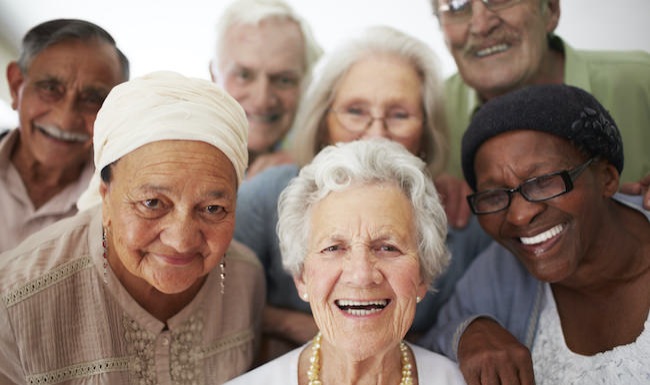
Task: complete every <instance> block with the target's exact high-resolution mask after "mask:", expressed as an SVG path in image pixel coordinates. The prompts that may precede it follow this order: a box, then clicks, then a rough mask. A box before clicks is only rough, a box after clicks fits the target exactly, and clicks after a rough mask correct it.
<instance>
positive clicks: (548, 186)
mask: <svg viewBox="0 0 650 385" xmlns="http://www.w3.org/2000/svg"><path fill="white" fill-rule="evenodd" d="M595 159H596V158H591V159H589V160H588V161H586V162H585V163H583V164H581V165H579V166H577V167H576V168H573V169H570V170H562V171H556V172H552V173H550V174H545V175H540V176H538V177H535V178H531V179H528V180H527V181H525V182H523V183H522V184H520V185H519V186H517V187H515V188H512V189H506V188H502V189H493V190H485V191H480V192H477V193H474V194H471V195H468V196H467V202H468V203H469V207H470V209H472V212H473V213H474V214H476V215H483V214H492V213H496V212H498V211H502V210H505V209H507V208H508V207H510V202H512V194H514V193H516V192H518V193H519V194H521V196H522V197H524V199H526V200H527V201H528V202H543V201H546V200H549V199H553V198H555V197H558V196H560V195H563V194H566V193H568V192H569V191H571V190H573V181H575V180H576V178H577V177H578V176H579V175H580V174H581V173H582V172H583V171H584V170H585V169H586V168H587V167H588V166H589V165H590V164H591V162H593V161H594V160H595Z"/></svg>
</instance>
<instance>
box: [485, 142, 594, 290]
mask: <svg viewBox="0 0 650 385" xmlns="http://www.w3.org/2000/svg"><path fill="white" fill-rule="evenodd" d="M585 160H586V158H585V157H584V155H581V154H580V153H579V152H578V151H577V150H576V149H575V147H574V146H573V145H571V144H570V143H569V142H568V141H566V140H565V139H562V138H560V137H557V136H555V135H551V134H547V133H543V132H539V131H530V130H523V131H511V132H508V133H504V134H500V135H498V136H495V137H493V138H491V139H489V140H488V141H486V142H485V143H484V144H483V145H481V147H480V148H479V150H478V151H477V153H476V158H475V161H474V164H475V171H476V177H477V191H485V190H489V189H494V188H514V187H517V186H518V185H519V184H521V183H522V182H524V181H526V180H528V179H530V178H533V177H537V176H540V175H543V174H548V173H551V172H555V171H560V170H568V169H572V168H574V167H576V166H577V165H579V164H582V163H584V162H585ZM596 167H597V166H596V164H595V163H594V164H592V165H591V166H589V167H587V168H586V169H585V170H584V171H583V172H582V173H581V174H580V175H579V176H578V177H577V178H576V179H575V180H574V182H573V184H574V188H573V190H571V191H569V192H568V193H566V194H564V195H561V196H558V197H556V198H552V199H550V200H547V201H544V202H536V203H533V202H528V201H526V200H525V199H524V198H523V197H522V196H521V194H519V193H515V194H514V195H513V196H512V201H511V204H510V207H508V208H507V209H505V210H503V211H500V212H496V213H492V214H485V215H479V216H478V219H479V221H480V223H481V226H482V227H483V229H485V231H486V232H487V233H488V234H490V235H491V236H492V237H493V238H494V239H496V240H497V241H498V242H499V243H501V244H502V245H503V246H505V247H506V248H507V249H508V250H510V251H511V252H512V253H513V254H515V255H516V256H517V258H518V259H519V260H520V261H521V262H522V263H523V264H524V265H525V266H526V268H527V269H528V271H529V272H530V273H531V274H533V275H534V276H535V277H537V278H538V279H540V280H542V281H546V282H561V281H564V280H566V279H569V278H571V277H572V276H574V275H575V274H576V273H577V272H578V269H579V267H581V265H587V264H588V263H589V256H590V255H595V254H596V253H592V252H590V248H592V247H594V246H593V245H594V244H595V242H596V241H597V240H598V238H599V235H598V229H599V228H601V227H603V224H602V221H603V219H602V215H601V213H602V212H604V210H606V208H605V207H604V206H603V205H604V204H605V203H604V202H605V201H607V199H603V198H607V196H606V193H605V192H604V190H603V187H602V186H601V183H600V182H598V178H597V177H596V174H595V173H594V169H595V168H596Z"/></svg>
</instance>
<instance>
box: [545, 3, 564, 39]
mask: <svg viewBox="0 0 650 385" xmlns="http://www.w3.org/2000/svg"><path fill="white" fill-rule="evenodd" d="M542 2H543V4H542V5H543V6H544V9H543V12H544V14H545V15H546V33H547V34H548V33H551V32H553V31H555V29H556V28H557V26H558V24H559V23H560V0H546V1H542Z"/></svg>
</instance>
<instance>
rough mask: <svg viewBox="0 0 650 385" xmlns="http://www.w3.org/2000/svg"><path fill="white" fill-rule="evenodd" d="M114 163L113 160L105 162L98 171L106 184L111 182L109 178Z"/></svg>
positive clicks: (110, 177)
mask: <svg viewBox="0 0 650 385" xmlns="http://www.w3.org/2000/svg"><path fill="white" fill-rule="evenodd" d="M114 164H115V162H113V163H111V164H107V165H106V167H104V168H102V170H101V171H100V172H99V175H100V176H101V178H102V181H103V182H104V183H106V184H110V183H111V179H112V178H113V172H112V170H111V168H112V167H113V165H114Z"/></svg>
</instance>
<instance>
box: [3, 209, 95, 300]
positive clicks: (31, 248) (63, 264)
mask: <svg viewBox="0 0 650 385" xmlns="http://www.w3.org/2000/svg"><path fill="white" fill-rule="evenodd" d="M95 215H101V214H100V213H99V212H98V211H95V210H92V211H84V212H83V213H80V214H79V215H75V216H73V217H70V218H65V219H62V220H60V221H59V222H57V223H55V224H53V225H50V226H48V227H45V228H44V229H42V230H40V231H38V232H36V233H34V234H32V235H30V236H29V237H27V238H26V239H25V240H24V241H23V242H21V243H20V244H19V245H18V246H16V247H15V248H14V249H11V250H8V251H6V252H4V253H2V254H0V287H1V288H2V291H3V292H4V291H5V290H6V289H7V288H9V287H14V286H16V285H21V284H25V283H27V282H32V281H35V280H40V279H45V278H47V277H49V276H51V275H52V274H54V273H55V272H57V271H59V270H60V269H62V268H64V269H66V271H68V270H70V269H72V266H73V265H74V266H76V265H77V264H80V265H79V266H77V268H79V269H81V268H84V267H89V266H91V265H92V261H91V257H90V246H89V228H90V226H91V223H92V222H93V218H94V216H95ZM98 242H101V240H98ZM68 272H69V273H72V271H68ZM59 275H60V274H59ZM50 278H51V279H54V278H55V277H50ZM59 278H62V277H59Z"/></svg>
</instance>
